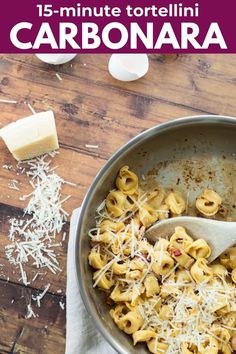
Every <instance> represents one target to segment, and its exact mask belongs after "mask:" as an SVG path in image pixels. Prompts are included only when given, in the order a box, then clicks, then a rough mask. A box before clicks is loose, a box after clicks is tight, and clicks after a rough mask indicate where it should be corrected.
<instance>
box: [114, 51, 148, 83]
mask: <svg viewBox="0 0 236 354" xmlns="http://www.w3.org/2000/svg"><path fill="white" fill-rule="evenodd" d="M148 68H149V61H148V56H147V54H112V56H111V57H110V60H109V64H108V70H109V73H110V74H111V75H112V76H113V77H114V78H115V79H117V80H121V81H134V80H138V79H140V78H141V77H143V76H144V75H145V74H146V73H147V72H148Z"/></svg>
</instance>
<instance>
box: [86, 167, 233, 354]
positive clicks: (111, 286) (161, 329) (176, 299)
mask: <svg viewBox="0 0 236 354" xmlns="http://www.w3.org/2000/svg"><path fill="white" fill-rule="evenodd" d="M115 185H116V188H115V189H114V190H112V191H110V192H109V193H108V195H107V197H106V199H105V200H104V201H103V202H102V204H101V205H100V206H99V207H98V209H97V214H98V215H97V216H96V226H95V227H94V228H93V229H91V230H90V232H89V236H90V237H91V251H90V254H89V256H88V261H89V264H90V266H91V267H92V268H93V269H94V274H93V281H94V287H98V288H100V290H103V291H104V292H105V294H106V295H107V297H108V303H109V304H111V310H110V315H111V317H112V319H113V321H114V322H115V324H116V325H117V326H118V328H119V329H120V330H121V331H123V332H125V333H126V334H128V335H130V336H131V338H132V339H133V344H134V345H135V346H137V348H138V346H139V345H140V344H139V343H146V346H147V350H148V351H149V352H150V353H153V354H163V353H166V354H172V353H176V354H228V353H229V354H230V353H232V352H233V350H236V247H231V248H229V249H228V250H227V251H226V252H224V253H223V254H222V255H221V256H220V257H219V258H218V259H217V260H215V261H214V262H213V263H212V264H209V263H208V258H209V257H210V255H211V248H210V246H209V245H208V244H207V242H206V241H204V240H203V239H194V238H193V237H192V236H191V235H189V234H188V232H187V231H186V230H185V228H184V227H181V226H178V227H176V228H175V231H174V232H173V234H172V235H169V238H168V239H164V238H159V239H158V238H157V240H156V242H155V243H154V244H151V243H150V242H149V241H148V240H147V239H146V238H145V230H146V229H147V228H149V227H150V226H151V225H153V224H154V223H155V222H158V220H162V219H163V218H169V217H176V216H179V215H186V214H187V211H188V205H187V203H188V202H187V199H188V198H186V196H185V195H184V193H181V192H180V191H178V190H173V189H164V188H162V187H160V186H155V187H154V188H153V187H152V188H151V187H150V189H148V188H147V186H144V185H143V184H142V181H141V180H140V179H139V178H138V176H137V175H136V174H135V173H134V172H133V171H131V170H130V168H129V166H124V167H122V168H121V169H120V171H119V173H118V176H117V178H116V181H115ZM195 208H196V210H197V212H198V213H200V214H201V216H205V217H213V216H214V217H216V216H217V213H218V212H219V211H220V209H221V208H222V198H221V197H220V196H219V195H218V194H217V193H216V192H215V191H213V190H210V189H205V190H204V191H203V193H202V194H201V195H200V196H199V197H198V198H197V199H196V205H195ZM137 351H138V349H137Z"/></svg>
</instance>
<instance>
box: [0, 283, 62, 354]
mask: <svg viewBox="0 0 236 354" xmlns="http://www.w3.org/2000/svg"><path fill="white" fill-rule="evenodd" d="M0 286H1V294H0V301H1V306H0V324H1V336H0V353H14V354H23V353H25V354H26V353H27V354H29V353H32V354H34V353H37V354H41V353H42V354H46V353H54V349H55V348H57V353H58V354H61V353H64V344H65V311H64V310H62V309H61V307H60V306H59V301H62V302H63V303H64V302H65V298H64V297H63V296H53V295H51V294H46V295H45V297H44V298H43V299H42V300H41V302H42V306H41V307H40V308H38V307H37V306H35V304H33V301H31V297H32V295H36V294H37V292H36V291H33V290H32V289H30V288H26V287H24V286H16V285H14V284H11V283H4V282H3V281H1V280H0ZM30 301H31V302H32V308H33V310H34V312H35V314H37V315H38V316H37V317H36V318H30V319H25V316H26V314H27V305H28V304H29V303H30Z"/></svg>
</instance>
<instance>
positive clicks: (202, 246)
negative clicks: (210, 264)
mask: <svg viewBox="0 0 236 354" xmlns="http://www.w3.org/2000/svg"><path fill="white" fill-rule="evenodd" d="M186 252H187V253H188V254H189V255H190V256H192V257H193V258H195V259H198V258H208V257H210V255H211V249H210V247H209V246H208V244H207V243H206V241H205V240H202V239H200V238H199V239H198V240H196V241H194V242H193V243H192V244H191V245H189V246H188V247H187V248H186Z"/></svg>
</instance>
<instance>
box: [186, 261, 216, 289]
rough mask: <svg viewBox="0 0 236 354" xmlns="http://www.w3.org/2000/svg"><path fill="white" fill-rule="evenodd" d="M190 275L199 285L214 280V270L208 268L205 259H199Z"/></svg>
mask: <svg viewBox="0 0 236 354" xmlns="http://www.w3.org/2000/svg"><path fill="white" fill-rule="evenodd" d="M190 273H191V276H192V277H193V279H194V281H195V282H196V283H197V284H199V283H203V282H206V281H210V280H211V279H212V278H213V270H212V269H211V268H210V267H208V265H207V260H206V259H205V258H198V259H197V260H196V262H195V263H194V265H193V266H192V268H191V270H190Z"/></svg>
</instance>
